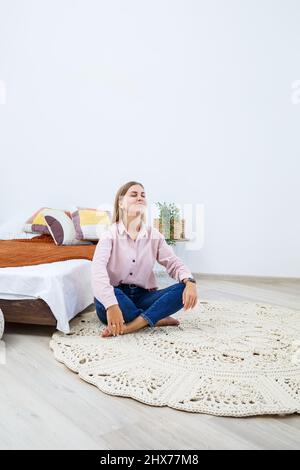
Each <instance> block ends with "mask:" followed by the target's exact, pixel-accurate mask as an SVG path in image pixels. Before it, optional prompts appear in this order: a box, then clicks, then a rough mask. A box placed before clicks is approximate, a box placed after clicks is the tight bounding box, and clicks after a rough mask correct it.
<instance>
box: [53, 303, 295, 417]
mask: <svg viewBox="0 0 300 470" xmlns="http://www.w3.org/2000/svg"><path fill="white" fill-rule="evenodd" d="M176 318H178V319H179V320H180V321H181V324H180V326H179V327H174V326H169V327H156V328H150V327H147V328H145V329H143V330H141V331H139V332H137V333H134V334H128V335H124V336H118V337H110V338H102V337H101V336H100V334H101V331H102V330H103V328H104V325H103V324H101V323H100V322H99V320H98V318H97V316H96V313H95V312H89V313H85V314H81V315H79V316H78V317H77V318H76V319H75V320H73V322H72V323H71V325H72V326H71V332H70V334H67V335H65V334H63V333H60V332H56V333H54V335H53V337H52V340H51V342H50V347H51V349H52V350H53V352H54V355H55V357H56V359H57V360H58V361H60V362H63V363H64V364H65V365H66V366H67V367H68V368H69V369H71V370H72V371H74V372H77V373H78V375H79V376H80V378H81V379H83V380H85V381H87V382H89V383H91V384H94V385H96V386H97V387H98V388H99V389H100V390H102V391H103V392H105V393H108V394H110V395H118V396H123V397H131V398H134V399H135V400H138V401H141V402H143V403H146V404H148V405H154V406H169V407H171V408H175V409H178V410H185V411H191V412H198V413H207V414H212V415H217V416H251V415H262V414H290V413H300V311H296V310H290V309H286V308H282V307H275V306H272V305H265V304H261V303H253V302H237V301H210V300H209V301H208V300H207V301H206V300H203V301H201V302H199V304H198V306H197V309H195V310H194V311H187V312H184V311H183V310H181V311H180V312H179V313H178V314H177V315H176Z"/></svg>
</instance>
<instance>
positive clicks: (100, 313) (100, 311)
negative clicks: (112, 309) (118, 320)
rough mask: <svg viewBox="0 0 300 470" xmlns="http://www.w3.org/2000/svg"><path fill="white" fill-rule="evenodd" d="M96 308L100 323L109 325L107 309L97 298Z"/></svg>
mask: <svg viewBox="0 0 300 470" xmlns="http://www.w3.org/2000/svg"><path fill="white" fill-rule="evenodd" d="M95 306H96V313H97V317H98V318H99V320H100V321H102V323H105V324H106V325H107V316H106V308H105V307H104V305H103V304H102V303H101V302H99V300H98V299H96V298H95Z"/></svg>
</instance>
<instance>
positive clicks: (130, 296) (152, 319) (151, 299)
mask: <svg viewBox="0 0 300 470" xmlns="http://www.w3.org/2000/svg"><path fill="white" fill-rule="evenodd" d="M184 288H185V284H184V283H183V282H178V283H177V284H173V285H172V286H169V287H165V288H164V289H159V290H154V291H149V290H147V289H144V288H143V287H138V286H136V287H129V285H122V284H120V285H119V286H118V287H114V291H115V296H116V298H117V301H118V304H119V307H120V309H121V311H122V313H123V318H124V321H125V323H128V322H130V321H132V320H134V319H135V318H137V317H138V316H140V315H141V316H142V317H143V318H144V319H145V320H146V321H147V323H149V325H150V326H152V327H153V326H155V324H156V323H157V322H158V321H159V320H161V319H162V318H165V317H168V316H169V315H172V314H173V313H176V312H178V310H181V309H182V308H183V301H182V294H183V290H184ZM94 300H95V305H96V312H97V315H98V318H99V319H100V320H101V321H102V323H105V324H106V325H107V316H106V309H105V307H104V305H103V304H102V303H101V302H100V301H99V300H98V299H96V297H95V298H94Z"/></svg>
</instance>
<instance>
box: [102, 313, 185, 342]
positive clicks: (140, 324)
mask: <svg viewBox="0 0 300 470" xmlns="http://www.w3.org/2000/svg"><path fill="white" fill-rule="evenodd" d="M179 323H180V322H179V320H176V318H172V317H166V318H163V319H162V320H159V321H158V322H157V323H156V324H155V326H178V325H179ZM145 326H147V322H146V320H144V318H143V317H141V316H140V317H137V318H136V319H135V320H133V321H131V322H129V323H126V325H124V331H123V335H126V334H128V333H134V332H135V331H137V330H140V329H141V328H144V327H145ZM101 336H102V338H108V337H110V336H113V334H112V333H111V332H110V331H109V329H108V327H106V328H105V329H104V330H103V331H102V334H101Z"/></svg>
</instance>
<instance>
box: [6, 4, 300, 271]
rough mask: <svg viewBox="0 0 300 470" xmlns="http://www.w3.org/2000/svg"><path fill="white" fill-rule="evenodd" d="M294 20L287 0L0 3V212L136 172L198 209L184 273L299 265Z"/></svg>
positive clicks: (99, 191)
mask: <svg viewBox="0 0 300 470" xmlns="http://www.w3.org/2000/svg"><path fill="white" fill-rule="evenodd" d="M299 25H300V3H299V1H298V0H287V1H285V2H283V1H281V0H239V1H238V0H226V1H223V0H218V1H216V0H198V1H197V0H170V1H166V0H151V1H150V0H147V1H146V0H126V1H124V0H119V1H117V0H109V1H105V0H87V1H84V0H81V1H70V0H51V1H46V0H43V1H40V0H26V1H22V0H0V80H4V81H5V84H6V89H7V97H6V104H1V105H0V133H1V134H0V137H1V138H0V156H1V157H0V158H1V187H0V197H1V201H0V222H3V221H5V220H7V219H8V217H9V216H10V215H11V214H16V213H17V212H21V211H22V212H24V214H25V217H27V216H28V215H30V214H31V212H32V211H33V210H35V209H37V208H39V207H41V206H43V205H47V206H53V207H66V206H68V205H70V204H73V203H77V204H79V205H89V206H90V205H91V206H95V207H96V206H98V205H99V204H100V203H101V202H103V201H105V202H109V201H111V202H112V201H113V198H114V194H115V191H116V190H117V189H118V187H119V186H120V185H121V184H123V183H124V182H126V181H127V180H131V179H137V180H139V181H142V182H143V183H144V184H145V187H146V189H147V193H148V200H149V203H151V202H153V201H158V200H160V201H163V200H168V201H173V200H176V201H179V202H182V203H203V204H204V205H205V214H206V220H205V222H206V223H205V243H204V246H203V249H202V250H200V251H197V252H186V253H185V254H184V257H185V261H186V263H187V264H188V265H189V266H190V268H191V269H192V270H193V271H197V272H207V273H208V272H209V273H228V274H250V275H252V274H253V275H269V276H296V277H300V246H299V245H300V213H299V202H300V189H299V186H300V185H299V170H300V164H299V157H300V155H299V150H300V139H299V135H300V134H299V124H300V104H297V103H294V104H293V100H292V96H291V95H292V86H293V83H294V81H295V80H297V79H300V60H299V59H300V52H299V51H300V49H299V46H300V28H299ZM294 101H295V100H294Z"/></svg>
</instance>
